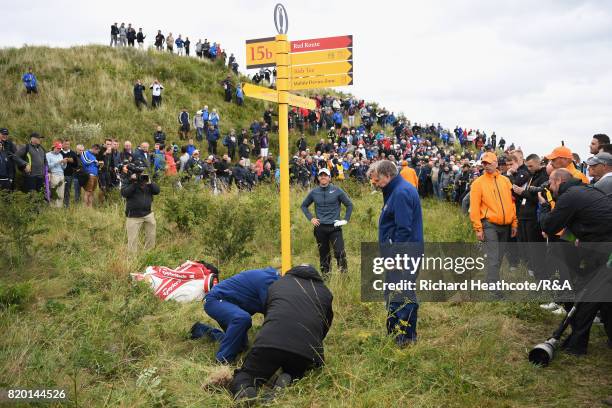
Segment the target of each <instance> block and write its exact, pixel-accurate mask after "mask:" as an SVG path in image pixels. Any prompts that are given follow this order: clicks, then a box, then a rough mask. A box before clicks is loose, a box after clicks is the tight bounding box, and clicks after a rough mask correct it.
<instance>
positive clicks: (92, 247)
mask: <svg viewBox="0 0 612 408" xmlns="http://www.w3.org/2000/svg"><path fill="white" fill-rule="evenodd" d="M132 51H134V52H132ZM74 61H79V63H78V64H76V65H75V62H74ZM128 61H130V63H128ZM29 64H32V65H34V66H35V67H37V66H40V67H41V68H40V69H38V68H37V69H36V71H37V73H38V75H39V79H40V80H41V81H43V85H41V92H42V93H41V95H40V96H39V98H38V99H35V100H26V99H25V98H24V97H23V96H22V90H21V84H20V83H19V77H20V74H21V72H22V71H23V69H24V68H25V67H26V66H27V65H29ZM77 66H78V67H79V68H78V70H79V71H80V72H82V73H81V74H77V73H76V71H75V70H77V68H75V67H77ZM0 72H1V73H2V75H0V81H2V82H1V86H2V92H0V95H1V96H0V97H2V98H3V106H4V108H3V109H2V110H1V111H0V115H2V116H0V124H1V125H0V126H4V124H5V123H6V124H7V126H8V127H9V128H11V129H12V130H13V132H14V133H17V134H18V135H19V136H23V135H25V134H27V132H29V131H31V130H39V131H40V130H42V131H43V133H47V132H48V133H49V134H60V133H62V132H65V131H66V129H67V126H68V125H69V124H70V122H71V121H72V120H73V119H75V118H80V119H82V120H84V121H87V122H99V123H101V124H102V127H103V129H104V134H116V135H117V136H119V137H120V138H124V137H125V136H129V135H135V136H134V137H133V138H132V139H134V140H138V137H139V136H142V137H145V136H149V135H150V129H151V128H152V126H153V124H155V123H157V122H162V125H163V126H165V127H167V128H174V118H175V116H176V111H177V109H178V107H179V105H180V104H183V103H185V102H186V101H191V102H192V105H189V107H190V109H191V110H193V109H195V108H196V107H198V106H199V105H203V104H205V103H206V104H208V105H209V107H213V106H215V105H217V106H223V104H224V102H222V93H221V92H222V90H221V89H220V87H217V86H216V85H215V81H217V80H218V79H221V78H222V77H223V75H225V71H224V69H222V68H221V67H216V66H213V65H210V64H204V63H201V62H199V61H191V60H187V59H184V58H182V59H179V58H176V57H171V56H168V55H156V54H146V53H145V54H138V53H137V52H135V50H110V49H107V48H104V47H87V48H85V49H84V48H73V49H68V50H50V49H40V48H37V49H29V48H28V49H21V50H2V51H0ZM159 72H162V73H163V75H166V76H165V77H162V75H161V74H159ZM181 72H183V73H182V74H181ZM185 72H189V73H190V74H185ZM9 74H10V75H9ZM137 75H138V76H142V77H143V78H144V79H145V80H147V81H148V80H150V79H152V78H153V76H154V75H159V76H160V79H161V80H162V81H163V82H164V85H165V86H166V88H167V91H166V92H167V93H166V101H167V103H166V106H165V107H164V108H163V109H161V110H159V111H152V112H144V113H143V114H142V116H143V118H142V119H139V118H137V117H136V110H135V108H134V107H133V105H132V100H131V81H132V79H133V78H134V77H135V76H137ZM181 75H187V78H194V77H195V78H198V81H195V82H199V81H202V83H203V84H204V85H201V86H200V85H197V84H193V85H192V84H191V83H184V82H183V80H184V77H181ZM85 78H86V79H85ZM47 81H49V82H47ZM49 84H53V86H51V85H49ZM79 84H81V85H79ZM98 93H102V94H101V95H98ZM210 101H213V102H210ZM9 102H10V103H9ZM232 109H237V107H235V106H233V105H232V107H229V106H227V107H224V108H222V109H221V114H222V115H224V117H225V118H228V117H229V116H232V115H236V116H235V122H234V123H245V124H247V123H248V122H250V120H251V118H252V117H253V115H256V116H258V115H259V112H261V110H262V109H263V105H261V104H259V103H258V102H251V104H248V105H247V107H246V108H245V109H244V110H239V109H238V110H236V111H233V110H232ZM239 115H244V116H239ZM232 119H234V118H232ZM242 121H243V122H242ZM141 122H144V123H141ZM130 137H131V136H130ZM342 187H343V188H345V190H347V192H348V193H349V194H350V196H351V197H352V199H353V201H354V204H355V211H354V215H353V219H352V221H351V222H350V223H349V224H348V225H347V226H346V227H344V228H345V242H346V244H347V252H348V255H349V270H350V272H349V274H348V275H347V276H338V275H334V276H333V277H332V278H331V281H330V288H331V289H332V291H333V293H334V296H335V298H334V309H335V320H334V324H333V326H332V329H331V331H330V333H329V336H328V338H327V340H326V358H327V365H326V367H325V368H324V369H322V370H320V371H316V372H313V373H311V374H310V375H309V376H307V377H306V378H305V379H303V380H301V381H299V382H298V383H297V384H296V385H295V386H294V387H291V388H290V389H288V390H286V391H284V392H283V393H282V394H281V395H279V396H278V398H277V400H276V401H275V402H274V403H272V404H270V406H278V407H328V406H334V407H336V406H337V407H363V408H366V407H403V406H417V407H523V406H528V407H576V406H598V401H599V400H601V399H602V398H603V397H604V396H606V395H608V394H610V393H611V392H610V389H612V378H611V377H610V372H612V350H608V349H606V347H605V338H604V335H603V329H602V328H601V327H600V326H595V327H594V328H593V332H592V336H591V344H590V349H589V351H590V353H589V355H588V356H586V357H584V358H575V357H570V356H567V355H564V354H560V355H559V357H558V358H557V359H555V361H554V362H553V364H552V366H551V367H549V368H546V369H538V368H535V367H533V366H531V365H530V364H529V363H528V362H527V360H526V353H527V352H528V350H529V348H530V347H531V346H532V345H533V344H535V343H537V342H539V341H541V340H543V339H544V338H545V337H546V336H547V335H549V333H550V332H551V331H552V328H553V326H554V325H556V322H557V320H558V317H556V316H552V315H550V314H548V313H545V312H542V311H541V310H540V309H539V307H538V306H537V305H534V304H514V303H473V304H472V303H464V304H457V303H425V304H423V305H422V306H421V308H420V310H419V315H420V320H419V343H418V344H416V345H415V346H414V347H410V348H408V349H404V350H398V349H397V348H396V347H395V346H394V345H393V342H392V341H390V340H389V339H388V338H387V337H386V336H385V333H384V319H385V312H384V309H383V306H382V305H381V304H376V303H361V302H360V276H359V262H360V261H359V250H360V243H361V242H364V241H375V240H376V225H377V217H378V213H379V210H380V207H381V202H382V197H381V195H380V194H379V193H377V194H371V190H370V188H369V187H367V186H361V185H356V184H353V183H349V182H346V183H344V184H343V185H342ZM305 194H306V192H305V191H301V190H294V191H292V193H291V200H292V239H293V242H292V244H293V261H294V263H303V262H308V263H313V264H317V263H318V256H317V251H316V243H315V240H314V237H313V234H312V227H311V226H310V224H309V223H308V222H307V221H306V220H305V219H304V217H303V216H302V215H301V213H300V210H299V204H300V202H301V200H302V199H303V197H304V196H305ZM14 199H16V200H21V202H20V203H19V204H18V205H16V204H15V203H14V202H7V201H5V200H0V212H2V214H3V215H5V216H3V217H0V239H3V241H2V242H0V332H1V333H2V335H1V336H0V388H9V387H15V386H19V387H21V388H41V387H44V388H65V389H67V391H68V394H69V397H70V400H69V401H68V402H66V403H64V404H63V405H60V404H55V405H54V404H44V406H71V407H72V406H74V407H77V406H81V407H114V406H119V407H151V406H164V407H202V406H205V407H209V406H211V407H214V406H230V405H231V399H230V397H229V395H228V394H227V393H226V392H224V391H223V390H218V389H208V388H207V389H204V388H203V387H202V383H203V382H204V380H205V378H206V377H207V375H208V374H209V373H210V372H212V371H214V370H215V368H216V364H215V362H214V354H215V349H216V346H215V345H214V344H211V343H209V342H206V341H191V340H188V339H187V338H188V330H189V328H190V327H191V325H192V324H193V323H194V322H195V321H197V320H201V321H206V322H208V323H210V322H211V320H210V319H208V318H207V317H205V315H204V313H203V311H202V307H201V304H198V303H192V304H177V303H174V302H160V301H158V300H157V299H156V298H155V297H154V296H153V295H152V294H151V293H150V291H149V290H148V288H146V287H143V286H142V285H134V284H132V283H131V282H130V281H129V279H128V276H129V273H131V272H138V271H142V270H143V269H144V267H145V266H146V265H151V264H162V265H167V266H176V265H177V264H179V263H181V262H183V261H184V260H185V259H208V260H212V261H213V262H217V263H218V264H219V265H220V269H221V271H222V276H225V277H227V276H231V275H233V274H234V273H236V272H238V271H240V270H242V269H245V268H252V267H262V266H265V265H279V264H280V254H279V251H278V248H279V246H280V245H279V221H278V199H277V191H276V188H275V187H274V186H261V187H259V188H258V189H257V190H256V191H254V192H252V193H244V194H239V193H237V192H231V193H229V194H227V195H221V196H212V195H210V194H209V193H208V192H206V191H203V190H200V189H194V190H183V191H181V192H176V191H173V190H172V188H171V186H170V183H168V182H165V183H164V185H163V186H162V194H161V196H160V197H159V198H157V199H156V201H155V205H154V209H155V213H156V215H157V219H158V245H157V247H156V248H155V249H154V250H153V251H150V252H149V253H141V254H140V255H138V256H137V257H134V258H130V257H128V255H127V253H126V249H125V247H126V237H125V229H124V217H123V205H122V203H121V201H120V200H119V199H118V198H116V199H114V200H111V201H110V202H107V203H106V204H105V205H104V206H103V207H101V208H96V209H87V208H83V207H76V208H71V209H69V210H63V209H51V208H46V207H44V208H42V209H41V210H40V211H39V212H37V211H38V210H37V208H33V211H34V212H33V213H32V214H30V215H27V216H28V217H31V218H32V219H34V220H35V223H36V225H37V226H41V227H45V228H46V229H47V231H46V232H42V233H40V234H36V235H33V238H32V239H33V245H32V247H31V248H30V251H29V254H27V255H26V254H25V253H23V252H16V251H18V248H19V243H20V242H24V241H22V240H21V239H18V240H17V241H16V242H10V243H9V242H7V241H6V238H7V235H8V234H7V232H19V231H20V229H19V228H21V227H20V224H19V222H18V220H19V219H20V214H21V213H23V211H24V209H25V208H27V205H26V204H25V203H24V202H23V199H22V197H21V196H20V195H18V196H16V198H14ZM25 200H28V201H29V202H30V203H32V201H31V200H30V199H29V198H25ZM423 207H424V217H425V220H424V224H425V238H426V240H429V241H447V242H452V241H469V240H472V239H473V236H472V234H471V232H470V227H469V224H468V221H467V219H466V217H465V216H464V215H463V214H461V213H460V211H459V210H458V209H457V208H456V207H454V206H451V205H450V204H445V203H439V202H435V201H429V200H426V201H424V203H423ZM177 222H178V224H177ZM183 224H185V225H183ZM189 226H193V227H191V228H190V227H189ZM15 235H16V236H17V237H18V238H23V237H24V236H26V235H27V236H29V235H31V233H28V234H21V235H19V234H17V233H15ZM242 249H243V250H244V251H243V252H244V253H243V254H242V255H241V256H240V257H231V254H232V253H235V252H236V251H237V250H242ZM261 321H262V318H261V316H258V317H256V318H255V323H254V329H253V332H252V333H251V335H250V338H251V339H253V335H254V333H255V332H256V331H257V330H258V328H259V326H260V325H261ZM39 406H43V404H40V405H39Z"/></svg>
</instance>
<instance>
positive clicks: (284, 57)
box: [243, 4, 353, 275]
mask: <svg viewBox="0 0 612 408" xmlns="http://www.w3.org/2000/svg"><path fill="white" fill-rule="evenodd" d="M274 24H275V26H276V31H277V33H278V35H276V36H275V37H266V38H256V39H252V40H247V41H246V67H247V69H251V68H263V67H272V66H276V72H277V79H276V90H274V89H270V88H266V87H262V86H257V85H252V84H244V86H243V91H244V94H245V96H247V97H250V98H255V99H262V100H265V101H269V102H275V103H278V123H279V125H278V127H279V128H278V138H279V143H278V144H279V150H280V151H279V155H280V226H281V265H282V266H281V273H282V274H283V275H284V274H285V272H287V271H288V270H289V269H291V218H290V214H291V207H290V199H289V197H290V196H289V126H288V122H289V121H288V116H289V105H292V106H297V107H301V108H306V109H316V107H317V105H316V102H315V100H314V99H310V98H305V97H303V96H299V95H295V94H293V93H291V92H289V91H291V90H300V89H316V88H328V87H333V86H346V85H352V84H353V36H352V35H345V36H339V37H329V38H315V39H310V40H300V41H292V42H289V40H288V38H287V29H288V27H289V18H288V16H287V11H286V9H285V7H284V6H283V5H282V4H277V5H276V6H274Z"/></svg>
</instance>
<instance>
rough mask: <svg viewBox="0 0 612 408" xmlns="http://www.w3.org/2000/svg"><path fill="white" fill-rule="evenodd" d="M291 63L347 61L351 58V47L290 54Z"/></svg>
mask: <svg viewBox="0 0 612 408" xmlns="http://www.w3.org/2000/svg"><path fill="white" fill-rule="evenodd" d="M289 57H290V59H289V60H290V63H291V65H306V64H319V63H323V62H334V61H347V60H350V59H352V58H353V49H352V48H338V49H336V50H323V51H313V52H300V53H297V54H290V55H289Z"/></svg>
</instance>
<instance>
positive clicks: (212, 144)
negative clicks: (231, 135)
mask: <svg viewBox="0 0 612 408" xmlns="http://www.w3.org/2000/svg"><path fill="white" fill-rule="evenodd" d="M208 154H215V155H216V154H217V141H216V140H209V141H208Z"/></svg>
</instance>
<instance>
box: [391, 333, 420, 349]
mask: <svg viewBox="0 0 612 408" xmlns="http://www.w3.org/2000/svg"><path fill="white" fill-rule="evenodd" d="M416 342H417V339H416V338H412V337H408V336H402V335H400V336H397V337H395V344H396V345H397V347H399V348H400V349H403V348H406V347H408V346H411V345H413V344H416Z"/></svg>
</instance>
